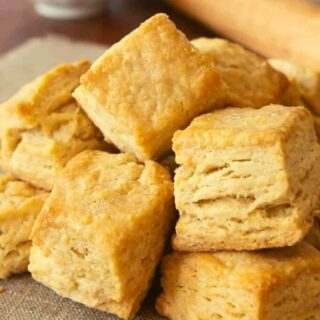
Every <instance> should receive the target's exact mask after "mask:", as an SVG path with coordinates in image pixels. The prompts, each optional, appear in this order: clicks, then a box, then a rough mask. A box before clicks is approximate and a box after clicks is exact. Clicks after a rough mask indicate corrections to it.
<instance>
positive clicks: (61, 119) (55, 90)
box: [0, 61, 105, 190]
mask: <svg viewBox="0 0 320 320" xmlns="http://www.w3.org/2000/svg"><path fill="white" fill-rule="evenodd" d="M88 67H89V63H88V62H86V61H83V62H78V63H75V64H70V65H61V66H58V67H56V68H55V69H53V70H51V71H49V72H48V73H46V74H45V75H43V76H41V77H39V78H38V79H36V80H35V81H33V82H32V83H30V84H28V85H26V86H25V87H23V88H22V89H21V90H20V91H19V92H18V93H17V94H16V95H15V96H14V97H13V98H11V99H10V100H9V101H7V102H5V103H3V104H2V105H1V106H0V126H1V129H0V138H1V163H2V166H3V168H4V169H5V170H6V171H8V172H10V173H11V174H13V175H14V176H16V177H19V178H20V179H22V180H25V181H28V182H29V183H32V184H33V185H35V186H37V187H39V188H43V189H46V190H51V189H52V186H53V183H54V181H55V178H56V176H57V175H58V174H59V172H60V171H61V169H62V168H63V167H64V166H65V164H66V163H67V162H68V161H69V160H70V159H71V158H72V157H73V156H74V155H76V154H77V153H79V152H81V151H83V150H85V149H101V148H104V147H105V143H104V142H103V138H102V135H101V133H100V132H99V130H98V129H97V128H96V127H95V126H94V125H93V124H92V122H91V121H90V120H89V119H88V118H87V116H86V115H85V114H84V113H83V112H82V111H81V110H80V108H79V106H78V105H77V103H76V102H75V100H74V99H73V98H72V97H71V92H72V90H73V89H74V88H75V87H76V86H77V85H78V84H79V79H80V75H81V74H82V73H84V72H85V71H86V70H87V69H88Z"/></svg>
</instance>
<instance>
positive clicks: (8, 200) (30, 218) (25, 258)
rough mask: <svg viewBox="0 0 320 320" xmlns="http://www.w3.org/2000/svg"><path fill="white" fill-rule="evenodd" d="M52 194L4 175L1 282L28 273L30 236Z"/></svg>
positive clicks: (0, 225)
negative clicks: (11, 276) (38, 216)
mask: <svg viewBox="0 0 320 320" xmlns="http://www.w3.org/2000/svg"><path fill="white" fill-rule="evenodd" d="M47 197H48V193H47V192H44V191H41V190H37V189H35V188H34V187H32V186H31V185H30V184H28V183H26V182H23V181H19V180H17V179H15V178H13V177H11V176H9V175H4V174H1V175H0V279H5V278H8V277H9V276H10V275H11V274H16V273H21V272H25V271H27V266H28V263H29V252H30V247H31V241H30V238H29V237H30V234H31V230H32V227H33V224H34V222H35V220H36V217H37V215H38V214H39V212H40V210H41V208H42V206H43V204H44V203H45V201H46V199H47Z"/></svg>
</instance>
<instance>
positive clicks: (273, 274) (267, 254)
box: [156, 242, 320, 320]
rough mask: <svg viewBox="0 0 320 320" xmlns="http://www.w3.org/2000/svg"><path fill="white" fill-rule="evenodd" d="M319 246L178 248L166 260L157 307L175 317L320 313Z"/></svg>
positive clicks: (281, 319) (272, 319) (247, 319)
mask: <svg viewBox="0 0 320 320" xmlns="http://www.w3.org/2000/svg"><path fill="white" fill-rule="evenodd" d="M319 273H320V252H319V251H317V250H316V249H315V248H313V247H312V246H311V245H309V244H307V243H304V242H303V243H301V244H299V245H297V246H296V247H292V248H281V249H269V250H264V251H258V252H250V253H248V252H218V253H213V254H206V253H185V254H183V253H178V252H175V253H173V254H171V255H169V256H167V257H165V259H164V262H163V265H162V279H161V283H162V287H163V293H162V294H161V295H160V297H159V298H158V300H157V305H156V307H157V310H158V312H159V313H160V314H161V315H163V316H165V317H167V318H168V319H171V320H186V319H188V320H200V319H215V320H220V319H227V320H239V319H243V320H302V319H303V320H307V319H310V320H311V319H320V306H319V296H320V280H319Z"/></svg>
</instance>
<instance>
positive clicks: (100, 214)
mask: <svg viewBox="0 0 320 320" xmlns="http://www.w3.org/2000/svg"><path fill="white" fill-rule="evenodd" d="M173 215H174V212H173V183H172V181H171V178H170V175H169V172H168V171H167V170H166V169H164V168H163V167H161V166H160V165H159V164H157V163H155V162H153V161H146V163H145V164H139V163H137V162H136V161H135V159H134V158H133V157H132V156H130V155H128V154H117V155H115V154H109V153H106V152H101V151H84V152H83V153H81V154H79V155H77V156H76V157H74V158H73V159H72V160H70V161H69V163H68V164H67V166H66V167H65V169H64V170H63V174H62V175H61V177H60V179H58V181H57V183H56V185H55V186H54V188H53V190H52V193H51V195H50V197H49V199H48V201H47V204H46V206H45V207H44V209H43V210H42V212H41V214H40V216H39V218H38V219H37V222H36V225H35V227H34V229H33V236H32V240H33V247H32V250H31V257H30V261H31V262H30V266H29V270H30V271H31V273H32V276H33V277H34V278H35V279H36V280H37V281H39V282H41V283H43V284H44V285H46V286H48V287H50V288H51V289H53V290H54V291H56V292H57V293H58V294H60V295H62V296H64V297H69V298H71V299H73V300H75V301H78V302H81V303H83V304H85V305H87V306H89V307H92V308H97V309H100V310H103V311H108V312H110V313H114V314H116V315H118V316H119V317H121V318H125V319H128V318H132V317H133V316H134V314H135V313H136V312H137V311H138V309H139V307H140V304H141V302H142V300H143V299H144V296H145V294H146V292H147V290H148V288H149V286H150V282H151V280H152V277H153V273H154V270H155V268H156V266H157V264H158V262H159V259H160V257H161V254H162V251H163V248H164V244H165V241H166V238H167V236H168V232H169V229H170V228H171V224H172V221H173V218H174V217H173Z"/></svg>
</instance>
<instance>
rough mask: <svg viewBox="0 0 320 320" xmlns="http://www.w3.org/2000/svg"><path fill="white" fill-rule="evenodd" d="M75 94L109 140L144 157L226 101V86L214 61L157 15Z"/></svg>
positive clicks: (157, 153) (100, 63)
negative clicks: (193, 120) (181, 129)
mask: <svg viewBox="0 0 320 320" xmlns="http://www.w3.org/2000/svg"><path fill="white" fill-rule="evenodd" d="M208 88H210V89H209V90H208ZM74 96H75V98H76V99H77V100H78V102H79V104H80V105H81V107H82V108H83V109H84V110H85V111H86V113H87V114H88V116H89V117H90V119H91V120H92V121H93V122H94V123H95V125H96V126H97V127H98V128H99V129H100V130H101V131H102V132H103V134H104V136H105V139H106V140H107V141H111V142H112V143H113V144H115V145H116V146H117V147H118V148H119V149H120V150H122V151H124V152H127V153H130V154H132V155H135V156H136V157H137V158H138V159H139V160H142V161H144V160H146V159H154V158H159V157H161V156H162V155H164V154H165V153H166V151H169V149H170V148H171V139H172V136H173V134H174V132H175V131H176V130H177V129H180V128H184V127H185V126H187V125H188V124H189V123H190V121H191V120H192V119H193V118H194V117H195V116H197V115H199V114H201V113H205V112H208V111H212V110H214V109H215V108H216V107H217V106H218V105H220V104H222V103H223V102H222V100H223V97H224V96H225V86H224V85H223V83H222V81H221V80H220V78H219V76H218V75H217V72H216V70H215V68H214V66H213V65H212V63H211V61H210V59H209V58H207V57H204V56H203V55H201V54H200V53H199V51H198V50H196V49H195V48H194V47H193V46H192V45H191V44H190V43H189V41H188V40H187V39H186V37H185V36H184V34H182V33H181V32H180V31H178V30H177V29H176V27H175V25H174V23H173V22H171V21H170V20H169V18H168V17H167V16H166V15H164V14H157V15H155V16H153V17H151V18H150V19H149V20H147V21H146V22H144V23H143V24H142V25H141V26H140V27H139V28H138V29H136V30H135V31H133V32H132V33H130V34H129V35H128V36H126V37H125V38H123V39H122V40H121V41H120V42H118V43H117V44H115V45H113V46H112V47H111V48H110V49H108V50H107V51H106V52H105V53H104V54H103V55H102V56H101V57H100V58H99V59H98V60H97V61H96V62H95V63H94V64H93V65H92V67H91V68H90V70H89V71H88V72H87V73H86V74H85V75H83V76H82V77H81V86H80V87H79V88H77V90H76V91H75V93H74Z"/></svg>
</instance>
